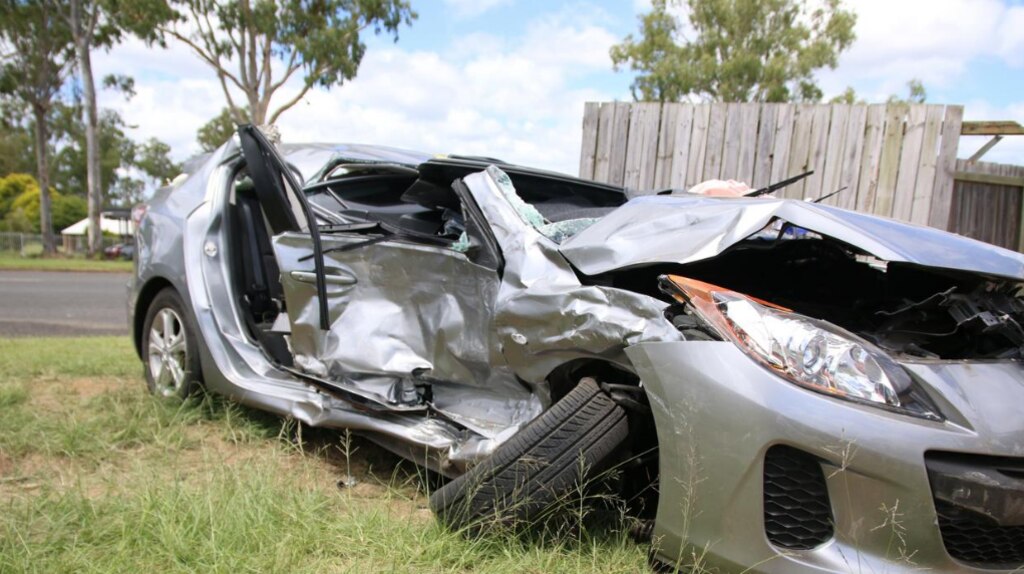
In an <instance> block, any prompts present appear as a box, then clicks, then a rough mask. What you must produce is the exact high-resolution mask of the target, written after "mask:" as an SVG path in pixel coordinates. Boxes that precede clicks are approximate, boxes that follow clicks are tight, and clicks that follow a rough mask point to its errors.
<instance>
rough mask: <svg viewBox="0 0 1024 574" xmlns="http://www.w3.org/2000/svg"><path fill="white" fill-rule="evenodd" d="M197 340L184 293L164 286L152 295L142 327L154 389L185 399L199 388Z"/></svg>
mask: <svg viewBox="0 0 1024 574" xmlns="http://www.w3.org/2000/svg"><path fill="white" fill-rule="evenodd" d="M196 344H197V341H196V334H195V331H194V329H193V328H192V326H191V323H190V322H189V321H188V320H187V315H186V313H185V306H184V304H182V301H181V297H180V296H179V295H178V294H177V292H175V291H174V290H173V289H170V288H168V289H164V290H163V291H161V292H160V293H158V294H157V296H156V297H154V298H153V302H152V303H151V304H150V306H149V309H148V311H147V312H146V322H145V325H144V327H143V331H142V361H143V364H144V365H145V371H146V385H147V386H148V387H149V390H150V392H151V393H153V394H154V395H157V396H161V397H177V398H180V399H184V398H186V397H188V396H189V395H191V394H193V393H194V392H195V391H196V390H197V389H198V388H199V380H200V377H201V372H200V367H199V353H198V350H197V347H196Z"/></svg>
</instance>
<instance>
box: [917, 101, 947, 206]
mask: <svg viewBox="0 0 1024 574" xmlns="http://www.w3.org/2000/svg"><path fill="white" fill-rule="evenodd" d="M944 112H945V109H944V108H943V107H942V106H939V105H934V104H932V105H929V106H927V112H926V115H925V120H924V136H923V137H922V138H921V159H920V162H919V163H918V164H917V184H915V185H914V194H913V195H914V197H913V200H912V202H911V206H910V217H909V218H908V220H909V221H910V222H912V223H917V224H918V225H928V208H929V206H931V202H932V192H933V191H934V190H935V166H936V165H937V164H938V162H939V135H940V134H941V133H942V115H943V113H944Z"/></svg>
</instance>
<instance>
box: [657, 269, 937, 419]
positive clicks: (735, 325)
mask: <svg viewBox="0 0 1024 574" xmlns="http://www.w3.org/2000/svg"><path fill="white" fill-rule="evenodd" d="M662 286H663V289H664V290H665V291H666V292H668V293H669V294H671V295H672V296H673V297H675V298H676V299H678V300H680V301H682V302H684V303H687V304H689V306H690V307H691V308H692V309H693V311H694V313H695V314H696V315H697V316H698V317H699V318H700V319H702V320H703V321H704V322H705V323H707V324H708V326H710V327H712V328H713V329H714V330H715V331H717V332H718V333H719V334H720V335H721V336H722V337H723V338H725V339H728V340H730V341H732V342H733V343H735V344H736V346H738V347H739V348H740V349H742V350H743V351H744V352H745V353H747V355H749V356H750V357H751V358H753V359H754V360H756V361H757V362H758V363H760V364H762V365H763V366H765V367H767V368H768V369H769V370H771V371H772V372H774V373H776V374H777V375H779V376H781V377H782V378H784V379H787V380H789V381H790V382H793V383H795V384H797V385H800V386H801V387H804V388H807V389H810V390H812V391H816V392H819V393H823V394H826V395H831V396H836V397H840V398H843V399H847V400H850V401H854V402H859V403H865V404H870V405H873V406H878V407H882V408H884V409H887V410H893V411H898V412H901V413H905V414H910V415H914V416H918V417H922V418H927V419H932V420H942V417H941V415H939V413H938V409H936V408H935V406H934V405H933V404H932V402H931V401H930V400H929V399H928V397H927V396H926V395H925V394H924V393H923V392H922V391H921V390H920V389H919V388H918V387H917V386H916V385H915V384H914V382H913V379H911V377H910V375H909V374H908V373H907V371H906V370H904V369H903V367H901V366H900V365H899V364H898V363H896V361H894V360H893V359H892V358H891V357H889V355H888V354H886V353H885V352H884V351H882V350H881V349H879V348H878V347H875V346H874V345H872V344H871V343H869V342H867V341H865V340H863V339H861V338H860V337H858V336H856V335H854V334H853V333H850V332H848V331H846V330H844V329H841V328H839V327H837V326H835V325H832V324H831V323H828V322H825V321H820V320H818V319H812V318H810V317H805V316H803V315H799V314H797V313H794V312H792V311H790V310H789V309H785V308H783V307H779V306H778V305H773V304H772V303H768V302H766V301H761V300H759V299H755V298H753V297H749V296H747V295H743V294H742V293H737V292H735V291H730V290H728V289H725V288H722V287H717V286H715V285H711V284H708V283H704V282H701V281H695V280H693V279H687V278H685V277H679V276H674V275H668V276H665V277H663V278H662Z"/></svg>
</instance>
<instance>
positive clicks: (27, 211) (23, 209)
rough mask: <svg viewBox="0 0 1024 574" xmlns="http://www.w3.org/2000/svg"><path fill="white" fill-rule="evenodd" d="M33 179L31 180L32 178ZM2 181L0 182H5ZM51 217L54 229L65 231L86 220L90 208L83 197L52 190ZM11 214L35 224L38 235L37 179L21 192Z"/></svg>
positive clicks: (15, 200)
mask: <svg viewBox="0 0 1024 574" xmlns="http://www.w3.org/2000/svg"><path fill="white" fill-rule="evenodd" d="M18 175H21V176H23V175H24V174H16V175H15V176H9V177H8V178H4V180H6V179H9V178H10V177H18ZM30 179H31V178H30ZM4 180H0V182H2V181H4ZM50 210H51V212H50V217H51V221H52V222H53V228H54V229H55V230H57V231H60V230H61V229H64V228H65V227H67V226H69V225H72V224H74V223H78V222H79V221H81V220H82V219H84V218H85V216H86V214H87V213H88V207H87V206H86V203H85V200H84V199H82V198H81V197H76V196H69V195H63V194H60V193H58V192H57V191H56V190H54V189H51V190H50ZM9 214H15V215H14V217H24V218H26V219H27V220H28V221H31V222H33V225H32V231H34V232H36V233H38V232H39V230H40V227H39V184H37V183H36V181H35V179H31V184H30V185H28V186H27V187H25V189H24V191H22V192H21V194H20V195H18V196H17V197H16V198H14V201H12V202H11V207H10V210H9ZM11 231H26V230H15V229H11Z"/></svg>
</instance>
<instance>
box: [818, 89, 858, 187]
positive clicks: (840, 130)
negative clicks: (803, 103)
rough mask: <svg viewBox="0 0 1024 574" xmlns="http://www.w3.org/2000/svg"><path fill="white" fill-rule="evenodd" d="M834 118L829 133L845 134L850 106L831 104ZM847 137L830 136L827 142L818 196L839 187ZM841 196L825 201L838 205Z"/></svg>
mask: <svg viewBox="0 0 1024 574" xmlns="http://www.w3.org/2000/svg"><path fill="white" fill-rule="evenodd" d="M829 110H830V111H831V113H832V118H831V120H830V122H829V132H828V133H829V134H845V133H846V123H847V122H848V121H849V119H850V108H848V107H847V106H829ZM846 143H847V142H846V138H842V137H835V135H832V137H829V138H828V140H827V141H826V143H825V167H824V168H823V169H822V172H821V186H820V187H819V189H820V192H819V193H818V195H817V197H824V196H826V195H829V194H831V193H833V192H835V191H837V190H838V189H839V179H840V176H841V175H842V170H843V157H844V156H843V152H844V151H845V150H846ZM838 202H839V196H837V195H833V196H832V197H830V198H828V199H826V200H825V201H824V203H826V204H828V205H836V204H837V203H838Z"/></svg>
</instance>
